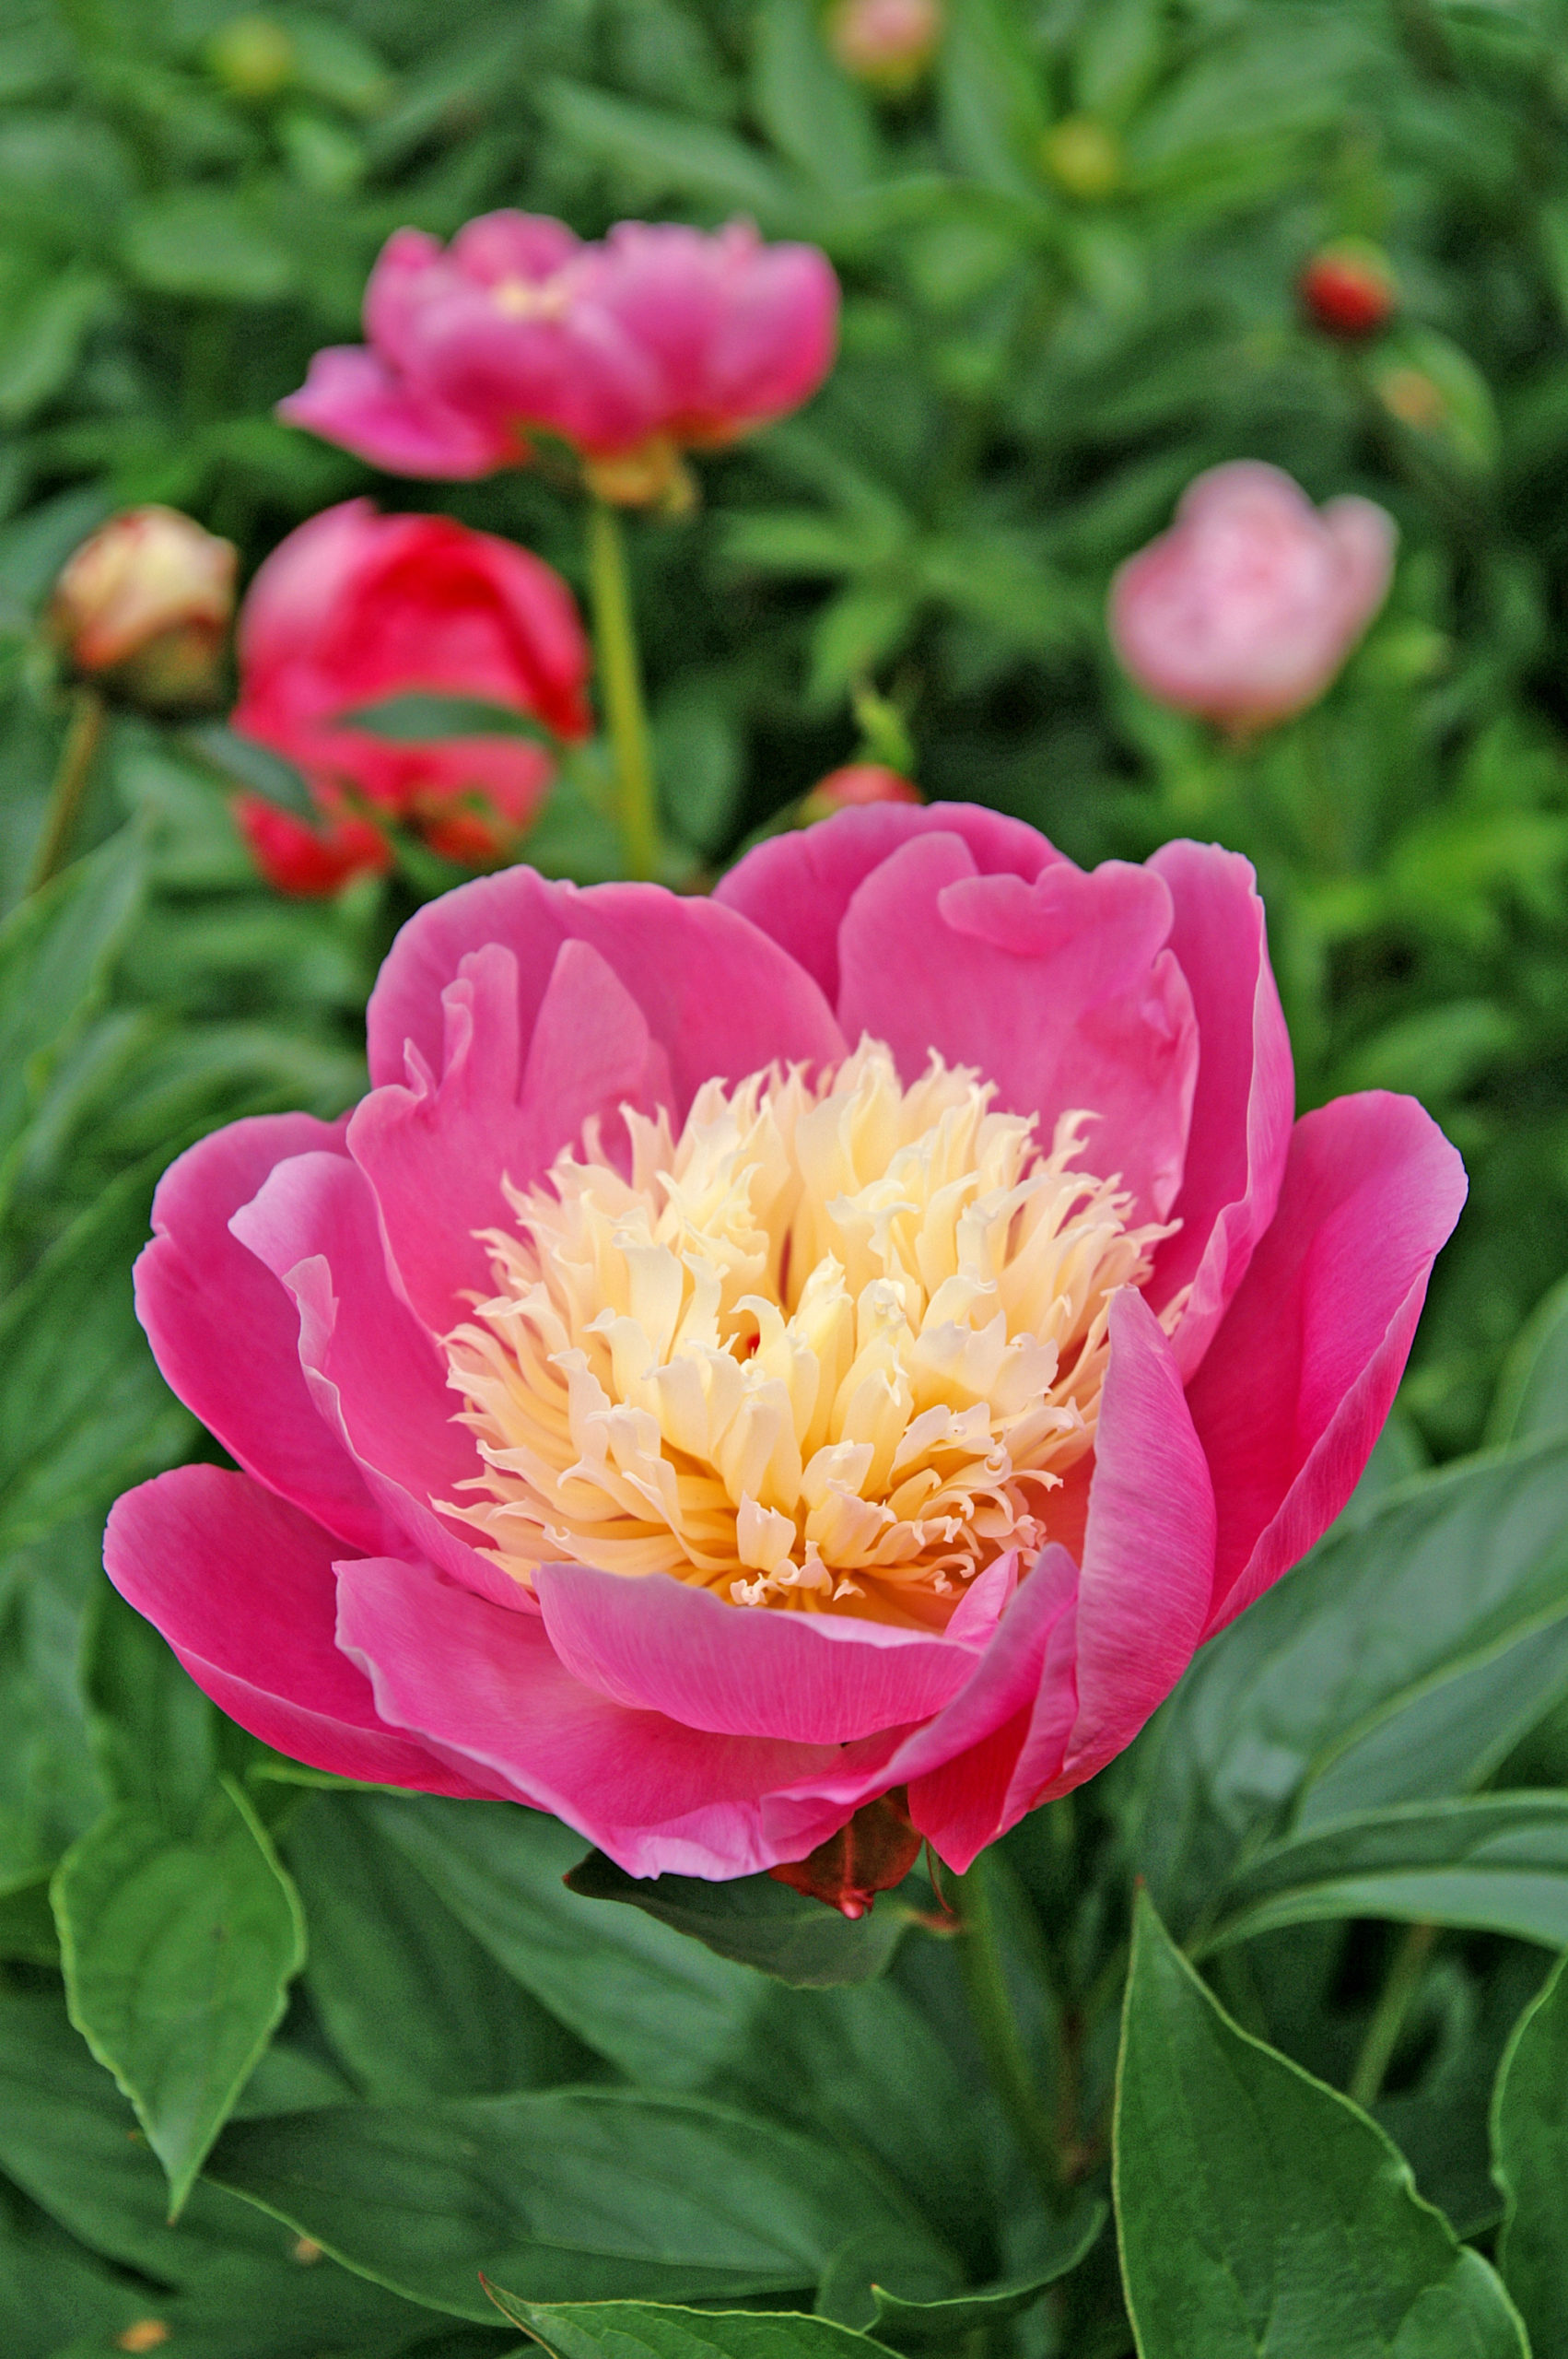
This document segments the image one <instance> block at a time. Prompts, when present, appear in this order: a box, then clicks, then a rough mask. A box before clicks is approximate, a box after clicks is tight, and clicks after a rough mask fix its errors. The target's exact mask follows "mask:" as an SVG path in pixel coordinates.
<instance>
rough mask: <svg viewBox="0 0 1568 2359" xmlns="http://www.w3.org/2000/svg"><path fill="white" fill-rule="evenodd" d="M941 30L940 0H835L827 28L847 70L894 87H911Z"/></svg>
mask: <svg viewBox="0 0 1568 2359" xmlns="http://www.w3.org/2000/svg"><path fill="white" fill-rule="evenodd" d="M827 39H828V45H829V47H830V48H831V49H832V52H833V54H834V56H835V57H836V58H837V60H838V63H839V65H842V66H843V68H844V71H845V72H846V73H847V74H853V75H854V76H855V78H856V80H857V81H860V82H869V83H871V85H872V88H875V89H882V90H889V91H893V92H895V93H896V92H900V91H904V90H910V89H913V88H914V87H915V85H916V83H917V82H918V81H919V79H920V76H922V75H923V74H924V72H925V70H926V68H927V66H928V65H930V62H931V59H932V58H933V57H934V56H935V55H936V53H937V50H938V48H939V46H940V44H941V41H942V0H838V6H837V7H836V8H835V9H834V11H833V14H832V16H831V17H830V18H829V19H828V28H827Z"/></svg>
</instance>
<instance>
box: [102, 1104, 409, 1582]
mask: <svg viewBox="0 0 1568 2359" xmlns="http://www.w3.org/2000/svg"><path fill="white" fill-rule="evenodd" d="M342 1137H343V1125H342V1123H341V1122H318V1121H314V1120H313V1118H312V1117H311V1116H310V1115H309V1114H257V1115H252V1117H250V1119H249V1120H247V1121H240V1122H231V1123H230V1124H229V1125H228V1129H227V1130H222V1131H216V1132H215V1133H213V1135H212V1136H211V1137H210V1138H205V1139H203V1140H202V1141H201V1142H200V1144H198V1145H196V1146H193V1147H191V1148H189V1149H188V1150H187V1152H186V1153H185V1154H184V1155H182V1156H181V1157H180V1159H179V1161H178V1162H177V1163H173V1164H171V1165H170V1168H169V1169H168V1170H167V1171H166V1172H165V1173H164V1175H163V1178H162V1179H161V1180H159V1182H158V1193H157V1195H156V1196H155V1197H154V1199H153V1209H152V1220H153V1230H154V1236H153V1241H152V1243H151V1244H150V1245H149V1246H147V1248H146V1250H145V1251H144V1252H143V1254H142V1256H141V1258H140V1260H139V1261H138V1262H137V1263H136V1315H137V1317H138V1318H139V1319H140V1320H141V1322H142V1325H143V1326H144V1327H145V1328H146V1332H147V1337H148V1340H149V1341H150V1343H151V1344H152V1348H153V1356H154V1358H155V1359H156V1360H157V1362H158V1367H160V1368H161V1369H162V1371H163V1373H164V1376H165V1377H166V1378H167V1379H168V1381H169V1384H170V1388H171V1390H172V1391H175V1392H177V1393H178V1394H179V1396H180V1398H181V1401H183V1402H184V1403H185V1405H186V1407H187V1408H189V1409H193V1410H194V1412H195V1414H196V1415H197V1416H198V1417H200V1419H201V1421H202V1423H203V1424H204V1425H205V1426H207V1427H208V1428H209V1430H210V1431H211V1432H213V1433H215V1434H216V1436H217V1438H218V1440H219V1441H220V1442H222V1444H223V1446H224V1448H225V1449H227V1450H228V1451H229V1452H230V1454H231V1455H232V1456H233V1457H235V1458H237V1459H238V1460H239V1461H240V1465H241V1466H243V1467H244V1468H245V1470H246V1472H247V1473H251V1474H253V1475H254V1476H255V1477H256V1479H257V1481H258V1482H261V1483H264V1484H265V1485H267V1487H268V1489H269V1490H273V1491H277V1492H279V1493H281V1494H282V1496H284V1497H285V1498H287V1499H292V1500H293V1501H294V1503H295V1505H296V1506H297V1507H299V1508H303V1509H304V1511H305V1513H306V1514H307V1515H310V1516H313V1517H314V1518H315V1519H316V1520H317V1521H318V1522H320V1523H323V1524H325V1525H326V1527H327V1529H328V1530H329V1531H331V1532H336V1533H337V1535H338V1537H339V1538H340V1539H341V1540H345V1541H346V1542H347V1543H348V1544H349V1545H350V1547H354V1548H380V1547H383V1546H384V1545H385V1543H386V1534H385V1530H384V1527H383V1524H382V1520H381V1514H380V1508H378V1507H377V1506H376V1504H375V1502H374V1500H373V1499H372V1498H371V1497H370V1495H369V1492H368V1491H367V1489H366V1487H365V1485H364V1483H363V1482H362V1481H361V1479H360V1477H359V1474H358V1473H357V1469H356V1467H355V1465H354V1461H353V1460H352V1459H351V1458H350V1457H349V1456H348V1453H347V1451H346V1450H345V1449H344V1448H343V1446H342V1444H341V1443H340V1442H339V1441H338V1439H337V1438H336V1436H335V1435H334V1434H333V1433H332V1432H331V1431H330V1429H329V1428H328V1427H327V1426H325V1425H324V1424H323V1423H322V1417H321V1414H320V1413H319V1412H318V1410H317V1408H316V1405H315V1403H314V1402H313V1401H312V1400H311V1398H310V1391H309V1388H308V1387H307V1385H306V1382H305V1379H304V1376H303V1374H302V1372H301V1370H300V1367H299V1350H298V1319H297V1317H296V1314H295V1310H294V1307H293V1305H292V1304H291V1303H290V1301H289V1299H288V1297H287V1295H286V1294H285V1292H284V1290H283V1288H282V1287H281V1286H280V1285H278V1283H277V1281H276V1279H275V1277H273V1276H272V1275H271V1273H269V1272H268V1271H266V1270H264V1269H263V1267H262V1265H261V1264H260V1262H257V1261H256V1259H255V1258H254V1256H253V1255H252V1254H251V1253H248V1252H247V1251H246V1250H245V1248H244V1247H243V1246H242V1245H241V1244H240V1243H239V1242H238V1240H237V1239H236V1238H233V1237H232V1236H230V1234H229V1229H228V1221H229V1216H230V1215H231V1214H232V1213H234V1212H235V1211H237V1210H238V1208H239V1207H240V1205H241V1204H243V1203H248V1202H249V1200H250V1199H251V1197H252V1196H253V1195H254V1194H255V1193H256V1191H257V1190H258V1189H259V1188H260V1187H261V1185H262V1183H263V1180H265V1179H266V1177H267V1174H268V1173H269V1172H270V1171H271V1170H272V1168H273V1167H274V1165H275V1164H276V1163H279V1162H282V1161H284V1160H286V1159H287V1157H289V1156H296V1155H304V1154H309V1153H310V1152H311V1151H312V1150H321V1149H327V1150H335V1149H336V1148H337V1147H338V1146H339V1143H340V1142H341V1140H342Z"/></svg>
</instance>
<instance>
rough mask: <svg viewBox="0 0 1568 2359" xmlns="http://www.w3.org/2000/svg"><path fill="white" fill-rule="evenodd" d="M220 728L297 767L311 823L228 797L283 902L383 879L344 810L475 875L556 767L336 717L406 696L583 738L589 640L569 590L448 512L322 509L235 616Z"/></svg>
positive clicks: (376, 858) (380, 858)
mask: <svg viewBox="0 0 1568 2359" xmlns="http://www.w3.org/2000/svg"><path fill="white" fill-rule="evenodd" d="M238 651H239V659H240V701H239V704H238V705H237V706H236V708H235V711H234V715H233V726H234V728H235V729H236V730H237V731H238V732H239V734H240V735H241V736H244V737H252V738H254V739H255V740H256V742H257V743H258V744H259V745H267V746H270V747H271V748H272V749H273V751H274V752H275V753H279V754H282V755H284V756H286V757H287V759H288V760H289V761H291V762H293V763H295V764H296V765H297V767H298V769H300V770H302V771H303V773H304V775H305V777H306V779H307V780H308V781H309V783H310V787H311V789H312V791H313V792H314V793H315V795H316V797H317V799H318V801H319V802H320V804H321V805H322V826H321V827H319V828H312V827H310V826H309V825H308V824H307V823H306V822H305V821H304V820H301V819H297V818H295V817H293V816H291V815H290V814H289V813H287V812H284V811H280V810H278V809H277V808H276V806H275V805H274V804H267V803H263V802H262V801H261V799H260V798H259V797H257V796H253V795H252V796H248V797H241V798H240V805H239V816H240V825H241V827H243V828H244V830H245V832H246V835H247V837H248V839H249V840H250V842H251V846H252V851H253V852H254V854H255V856H256V859H257V861H258V863H259V864H260V866H261V867H262V870H263V874H266V875H267V876H269V877H271V878H272V880H273V882H274V883H275V884H277V885H279V886H281V887H282V888H283V889H284V890H285V891H288V892H295V893H301V892H303V893H310V892H330V891H333V889H335V887H336V886H339V885H341V884H342V883H343V882H344V880H345V877H346V876H348V875H351V874H356V873H357V871H360V870H365V869H375V868H380V867H385V865H386V864H387V859H388V853H387V848H386V844H385V841H384V839H382V838H381V836H380V834H379V832H378V830H377V829H376V828H375V827H373V826H371V825H370V824H369V821H368V820H367V819H365V818H364V817H362V816H356V815H355V811H354V804H355V802H356V801H358V802H361V803H368V804H372V805H374V806H375V807H376V808H377V809H378V810H380V811H384V812H385V813H386V814H387V815H388V816H389V817H390V818H393V819H396V820H398V821H400V822H402V823H403V824H404V825H407V826H412V827H417V828H418V830H419V832H420V833H421V834H422V835H423V836H424V837H425V839H426V840H427V842H428V843H430V844H431V846H432V847H433V849H434V850H436V851H439V852H443V853H445V854H446V855H448V856H449V857H450V858H451V859H454V860H468V861H473V862H474V863H482V862H484V861H485V860H486V859H489V860H495V859H497V858H504V857H506V856H507V851H508V848H509V846H510V845H511V844H513V843H515V841H516V839H517V836H518V834H519V832H520V831H521V829H522V828H523V827H526V826H527V824H528V822H529V820H530V819H531V818H532V816H533V814H534V812H535V811H536V810H537V808H538V806H539V804H540V802H541V801H542V799H543V797H544V792H545V789H546V788H547V786H548V785H549V782H550V778H551V774H552V769H553V765H552V763H551V760H550V757H549V755H548V754H547V753H546V752H545V750H544V747H543V746H541V745H533V744H531V743H530V742H529V741H528V740H527V739H525V738H519V737H499V736H497V737H462V738H447V739H444V740H441V741H438V742H431V743H428V744H410V743H407V742H398V741H393V740H392V739H389V738H385V737H378V736H375V735H373V734H371V733H370V732H369V730H365V729H351V728H345V726H344V725H343V720H342V716H343V715H344V714H345V713H347V712H354V711H357V710H361V709H363V708H364V707H366V706H369V705H373V704H379V703H383V702H385V701H386V700H387V699H388V698H394V697H398V696H404V695H411V694H415V693H417V692H420V691H424V692H426V693H428V694H435V695H439V696H461V697H474V698H479V699H481V700H482V701H483V702H485V703H487V704H496V705H505V706H507V707H509V709H510V710H513V711H515V712H519V713H527V714H532V715H534V716H535V717H536V718H537V719H538V720H539V721H541V722H543V723H544V726H545V727H546V728H548V729H549V730H550V731H552V732H553V733H554V734H555V735H556V736H558V737H567V738H571V737H582V736H585V735H586V734H587V732H588V729H589V727H590V725H591V724H590V715H589V710H588V706H587V702H586V700H585V696H584V689H585V686H586V683H587V678H588V671H589V650H588V641H587V639H586V638H585V637H584V634H583V629H582V625H581V623H580V622H579V619H578V612H577V607H576V604H575V603H574V602H573V599H572V594H571V592H570V591H569V590H568V587H567V585H566V583H565V582H564V581H562V580H561V578H560V576H559V574H557V573H555V572H553V571H552V570H551V569H550V567H549V566H547V565H545V564H544V561H543V560H542V559H541V558H539V557H533V556H532V555H531V554H530V553H529V551H528V550H527V549H521V548H518V547H516V546H514V545H513V544H512V543H511V542H510V541H501V540H497V539H496V538H495V537H494V536H493V535H492V534H489V533H475V532H471V531H470V530H469V528H468V526H467V525H465V524H457V523H453V522H452V521H451V518H449V517H446V516H381V515H379V514H378V513H377V511H376V510H375V508H374V507H373V506H372V505H371V503H370V501H369V500H368V499H349V500H345V501H344V503H343V504H342V506H341V507H337V508H329V509H326V510H325V511H323V512H322V514H321V515H319V516H312V517H311V518H310V522H309V523H306V524H301V525H300V527H299V529H298V532H295V533H290V534H289V535H288V538H287V540H286V541H284V542H282V543H281V544H280V545H279V546H278V547H277V548H275V550H274V551H273V553H272V555H271V557H268V558H267V560H266V562H265V564H264V565H263V567H262V568H261V569H260V571H259V572H258V573H257V575H256V578H255V580H254V581H253V582H252V585H251V589H250V592H249V593H248V595H247V597H246V600H245V604H244V607H243V610H242V612H241V614H240V632H239V641H238Z"/></svg>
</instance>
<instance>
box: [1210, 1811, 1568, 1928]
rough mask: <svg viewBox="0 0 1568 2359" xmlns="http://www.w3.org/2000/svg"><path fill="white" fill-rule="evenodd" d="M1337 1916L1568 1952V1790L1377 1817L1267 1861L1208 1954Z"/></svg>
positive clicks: (1242, 1885) (1244, 1886) (1323, 1833)
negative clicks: (1420, 1925)
mask: <svg viewBox="0 0 1568 2359" xmlns="http://www.w3.org/2000/svg"><path fill="white" fill-rule="evenodd" d="M1326 1917H1393V1918H1401V1919H1406V1920H1408V1921H1410V1922H1428V1921H1430V1922H1432V1923H1435V1924H1439V1925H1467V1926H1471V1927H1474V1928H1475V1929H1476V1930H1478V1931H1486V1932H1493V1933H1513V1934H1515V1935H1516V1936H1517V1937H1518V1938H1519V1939H1520V1940H1522V1941H1527V1942H1545V1943H1546V1944H1547V1945H1548V1946H1549V1947H1550V1948H1552V1949H1559V1948H1562V1946H1563V1945H1564V1944H1565V1943H1568V1793H1540V1794H1481V1795H1479V1796H1477V1797H1476V1798H1475V1799H1474V1800H1473V1801H1470V1802H1432V1803H1416V1804H1413V1805H1410V1806H1409V1807H1407V1808H1405V1809H1402V1810H1391V1811H1381V1812H1368V1813H1364V1814H1363V1815H1362V1816H1360V1817H1357V1818H1352V1819H1344V1820H1341V1821H1340V1823H1339V1824H1338V1825H1334V1826H1326V1827H1323V1828H1321V1829H1320V1830H1319V1831H1318V1832H1316V1834H1311V1835H1303V1836H1299V1837H1296V1838H1295V1839H1294V1840H1293V1841H1291V1842H1288V1843H1281V1844H1278V1845H1276V1846H1274V1847H1273V1848H1271V1849H1270V1850H1268V1851H1264V1852H1261V1853H1260V1854H1259V1855H1258V1858H1257V1859H1256V1860H1253V1862H1252V1864H1251V1865H1250V1867H1248V1868H1246V1869H1245V1870H1243V1872H1242V1873H1241V1874H1240V1875H1238V1876H1237V1877H1235V1879H1234V1880H1233V1882H1232V1884H1231V1885H1230V1887H1229V1890H1228V1892H1227V1894H1226V1899H1225V1913H1224V1916H1223V1919H1222V1920H1221V1922H1220V1923H1219V1924H1218V1925H1216V1926H1215V1927H1214V1929H1213V1930H1212V1931H1211V1932H1210V1933H1208V1934H1206V1935H1205V1937H1204V1942H1203V1946H1204V1948H1205V1949H1209V1948H1219V1947H1220V1946H1222V1945H1223V1943H1225V1942H1235V1941H1242V1940H1245V1939H1246V1938H1247V1937H1248V1936H1250V1935H1251V1934H1254V1933H1261V1932H1268V1931H1274V1930H1276V1929H1277V1928H1278V1927H1280V1926H1281V1925H1305V1924H1311V1923H1313V1922H1314V1921H1316V1920H1317V1919H1323V1918H1326Z"/></svg>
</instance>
